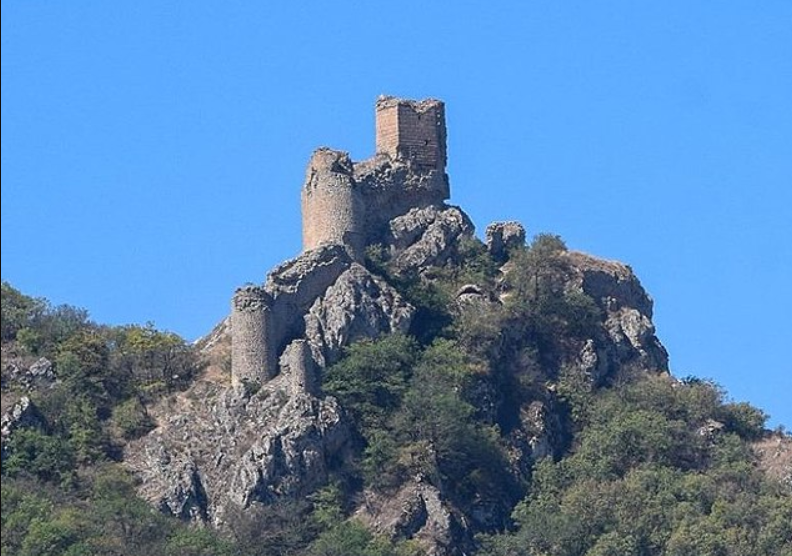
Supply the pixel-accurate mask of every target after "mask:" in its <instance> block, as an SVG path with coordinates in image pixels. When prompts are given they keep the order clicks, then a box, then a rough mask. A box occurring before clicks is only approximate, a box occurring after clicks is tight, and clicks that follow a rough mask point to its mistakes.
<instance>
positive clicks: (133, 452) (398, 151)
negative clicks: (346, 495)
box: [125, 98, 668, 556]
mask: <svg viewBox="0 0 792 556" xmlns="http://www.w3.org/2000/svg"><path fill="white" fill-rule="evenodd" d="M445 136H446V131H445V120H444V109H443V105H442V103H441V102H439V101H434V100H427V101H423V102H414V101H404V100H401V99H393V98H384V99H380V101H378V104H377V153H376V154H375V155H374V156H373V157H371V158H370V159H368V160H364V161H360V162H354V161H352V160H351V159H350V157H349V155H348V154H347V153H345V152H342V151H337V150H332V149H327V148H322V149H318V150H317V151H315V152H314V153H313V155H312V157H311V159H310V161H309V164H308V168H307V171H306V178H305V183H304V185H303V188H302V215H303V249H304V250H303V252H302V253H301V254H300V255H298V256H297V257H295V258H294V259H292V260H289V261H287V262H285V263H283V264H281V265H279V266H277V267H276V268H275V269H273V270H272V271H271V272H270V273H269V274H268V275H267V279H266V281H265V282H264V283H263V284H256V285H248V286H245V287H243V288H240V289H239V290H237V292H236V294H235V296H234V299H233V302H232V313H231V317H230V318H228V319H225V320H223V321H222V322H221V323H220V324H219V325H218V326H217V327H216V328H215V329H214V330H213V331H212V332H211V334H209V335H208V336H207V337H206V338H204V339H202V340H201V341H199V342H198V345H199V347H200V349H201V352H202V353H203V354H204V355H205V356H206V358H207V360H208V362H209V365H208V370H207V372H206V373H205V375H204V377H203V380H201V381H199V382H197V383H195V384H194V385H193V386H192V387H191V388H190V389H189V390H188V391H187V392H183V393H180V394H178V395H175V396H173V397H171V398H170V399H168V400H166V401H165V402H163V403H161V404H160V405H159V406H157V407H156V408H152V409H151V410H150V413H151V414H152V415H153V416H154V417H155V419H156V421H157V424H158V426H157V428H156V429H155V430H153V431H152V432H151V433H149V434H148V435H146V436H145V437H143V438H140V439H138V440H136V441H134V442H132V443H130V444H129V445H128V446H127V448H126V452H125V460H126V463H127V465H128V466H129V467H130V468H131V469H132V470H133V471H134V472H135V474H136V476H137V477H138V479H139V480H140V487H139V489H140V493H141V494H142V495H143V496H144V497H145V498H146V499H147V500H149V501H151V503H152V504H154V505H155V506H157V507H158V508H160V509H161V510H162V511H164V512H166V513H170V514H173V515H175V516H179V517H180V518H182V519H186V520H194V521H202V522H208V523H211V524H214V525H215V526H218V527H223V526H224V525H226V524H227V521H228V520H229V519H230V517H229V516H231V515H237V512H239V511H245V510H246V509H248V508H251V507H252V506H255V505H258V504H268V503H271V502H273V501H274V500H277V499H279V498H282V497H302V496H306V495H307V494H309V493H310V492H312V491H313V490H315V489H316V488H318V487H320V486H322V485H324V484H325V483H326V481H327V480H328V476H329V473H330V471H331V467H332V465H334V464H337V463H338V462H340V461H343V460H344V458H345V457H346V455H347V450H348V449H352V448H354V449H356V450H360V449H361V446H359V445H357V446H354V447H353V446H351V444H352V443H353V436H352V431H351V425H350V424H349V422H348V418H347V416H346V415H345V414H344V412H343V410H342V408H341V407H340V406H339V404H338V403H337V401H336V400H335V399H333V398H331V397H326V396H324V394H323V392H322V389H321V381H322V376H323V374H324V372H325V371H326V369H327V367H328V366H329V365H332V364H333V363H335V362H336V361H338V360H339V358H340V357H341V356H342V353H343V350H344V348H346V347H347V346H349V345H350V344H351V343H352V342H355V341H357V340H360V339H364V338H377V337H379V336H382V335H385V334H392V333H397V332H401V333H405V332H407V331H408V330H409V329H410V327H411V325H412V324H415V323H413V320H414V319H415V315H416V314H417V309H416V308H415V307H414V306H412V305H411V304H410V303H408V301H407V300H406V299H405V296H412V295H413V294H414V292H413V291H411V290H409V289H402V293H400V292H399V287H401V288H404V282H406V281H402V280H400V279H399V278H401V277H406V278H409V280H410V281H413V282H414V281H417V280H423V281H427V280H428V281H431V280H437V279H438V278H437V277H438V276H444V275H446V276H448V275H453V274H454V272H457V271H459V272H460V276H461V275H462V270H465V271H467V270H469V269H462V266H464V265H463V264H462V263H463V262H464V261H462V254H463V253H470V252H475V253H477V255H476V256H482V257H486V254H487V253H488V254H489V257H490V258H491V260H489V261H486V262H485V263H484V264H483V265H482V266H483V267H486V271H480V272H481V273H480V274H476V271H475V270H474V271H473V272H472V273H471V274H468V275H466V276H469V278H465V280H466V281H468V280H469V281H470V282H476V281H477V280H479V279H480V280H481V281H482V283H481V284H478V283H463V284H459V283H457V284H454V286H455V287H456V290H455V291H456V295H454V290H451V292H450V293H449V294H448V295H449V296H450V297H451V300H452V305H453V306H452V307H449V308H448V314H449V315H450V314H452V315H454V316H455V318H456V317H459V318H460V320H465V319H467V320H468V321H470V322H473V323H474V324H475V325H476V327H478V328H477V330H478V331H479V332H481V333H482V336H481V337H482V338H486V341H484V342H482V343H484V344H486V342H487V341H489V340H491V338H492V337H495V338H496V340H494V341H493V342H492V343H493V346H495V347H493V348H492V349H493V350H497V349H498V346H504V345H507V344H508V343H509V341H512V344H515V345H519V339H516V340H515V337H516V336H517V335H519V334H522V333H524V330H523V329H522V328H521V327H519V326H511V325H513V324H515V323H514V322H509V318H511V317H509V316H508V315H510V313H509V309H508V303H507V301H506V300H507V299H508V297H509V295H510V292H509V291H508V290H509V288H510V287H513V286H510V285H509V280H508V279H507V278H506V273H507V271H508V265H510V264H513V263H512V262H507V261H508V259H509V255H510V254H511V253H512V252H513V251H514V250H516V249H518V248H521V247H522V246H524V245H525V229H524V228H523V226H522V225H521V224H519V223H518V222H511V221H510V222H497V223H494V224H492V225H490V226H489V227H488V228H487V230H486V250H484V249H483V248H481V246H480V245H479V246H478V247H476V248H475V249H472V250H471V249H470V248H471V243H470V242H473V241H478V240H476V239H475V237H474V227H473V224H472V222H471V221H470V218H469V217H468V216H467V215H466V214H465V213H464V212H463V211H462V210H461V209H460V208H458V207H454V206H449V205H447V204H445V201H446V199H448V197H449V193H450V191H449V182H448V176H447V175H446V174H445V163H446V152H445ZM373 247H377V249H373ZM368 248H372V249H371V250H369V251H367V249H368ZM367 257H368V259H367ZM561 257H563V258H564V261H565V263H567V264H566V267H567V268H565V269H564V273H563V280H564V288H566V289H565V290H564V293H563V295H566V294H569V293H571V292H573V291H577V292H579V293H584V294H586V295H588V296H590V297H591V298H592V299H593V300H594V302H595V303H596V304H597V307H598V308H599V310H600V312H601V319H600V321H599V322H598V323H596V324H595V325H593V326H592V327H591V330H589V331H587V332H586V335H582V336H575V337H574V338H563V339H559V341H558V345H559V348H558V349H559V351H560V353H556V354H554V355H553V357H555V359H557V360H556V361H554V362H553V363H550V364H548V363H547V361H539V360H538V359H536V358H533V359H532V356H531V354H530V353H527V351H530V350H526V353H522V352H520V350H521V349H522V347H517V348H515V350H516V351H518V352H520V353H511V354H510V355H511V356H512V361H510V362H508V363H507V364H508V365H511V366H513V367H514V369H511V370H513V371H514V374H519V373H520V372H524V374H525V375H531V376H532V377H533V378H532V379H535V384H534V391H532V394H531V396H532V397H530V398H526V397H522V398H520V397H519V396H518V397H515V396H514V395H513V394H514V393H513V392H504V391H503V390H504V389H507V388H509V386H508V384H502V383H499V382H498V379H495V378H493V377H494V375H495V373H487V372H484V371H482V373H481V376H479V377H478V378H477V381H476V384H475V385H473V386H471V387H470V389H471V391H470V392H467V394H468V396H469V399H470V400H472V402H471V403H474V405H475V411H476V416H477V419H480V420H481V421H483V422H486V423H487V424H490V425H493V430H496V429H498V427H496V426H495V425H498V426H500V425H501V424H504V428H502V429H498V430H502V432H503V434H504V438H503V439H502V440H503V442H504V444H505V445H506V448H507V450H506V451H507V452H508V453H507V454H504V455H505V457H506V459H508V461H505V462H504V466H505V467H507V468H508V472H507V475H509V480H511V479H512V478H513V479H514V484H515V485H517V484H519V483H520V481H521V480H523V479H525V478H526V477H528V476H529V473H530V472H531V469H532V467H533V465H534V464H535V463H536V461H537V460H539V459H541V458H543V457H548V456H556V455H558V454H559V453H560V452H561V451H562V449H564V446H565V444H564V443H565V442H566V441H567V437H568V432H569V431H568V430H566V429H565V427H567V428H568V423H567V422H565V417H564V416H563V415H562V413H563V412H562V411H561V410H560V409H559V400H558V396H557V394H556V393H555V391H554V386H553V381H554V380H556V378H557V376H556V375H557V374H558V372H559V370H560V369H567V368H572V369H574V370H577V371H581V372H582V374H583V376H587V377H589V378H590V381H591V385H592V387H597V386H598V385H600V384H603V383H605V381H606V380H608V379H615V378H617V377H618V376H620V373H625V372H628V371H634V370H639V371H648V372H664V371H666V370H667V366H668V360H667V354H666V352H665V350H664V348H663V347H662V345H661V344H660V342H659V341H658V340H657V337H656V336H655V330H654V326H653V324H652V321H651V318H652V301H651V299H650V298H649V296H648V295H647V294H646V292H645V291H644V289H643V288H642V286H641V284H640V282H639V281H638V279H637V278H636V277H635V275H634V274H633V273H632V271H631V270H630V268H629V267H627V266H625V265H622V264H620V263H615V262H609V261H604V260H601V259H597V258H594V257H591V256H589V255H585V254H582V253H575V252H564V253H563V254H562V255H561ZM364 263H365V264H369V263H370V267H371V268H370V269H367V268H366V267H365V266H363V264H364ZM493 263H494V264H493ZM476 264H481V260H478V261H476ZM498 265H503V266H502V268H501V272H502V275H501V277H502V278H503V279H501V280H498V279H497V278H496V279H493V278H492V273H494V272H496V267H497V266H498ZM441 269H442V270H441ZM377 273H382V275H380V274H377ZM394 276H396V277H399V278H397V279H393V280H391V278H393V277H394ZM389 281H390V282H392V283H389ZM422 285H424V286H425V285H427V284H426V283H424V284H422ZM440 285H441V286H445V287H447V286H448V284H440ZM410 287H412V286H410ZM498 294H500V297H499V296H498ZM439 297H440V296H439ZM581 297H582V296H581ZM411 299H412V297H411ZM589 303H590V302H589ZM512 329H513V330H512ZM521 330H522V332H521ZM231 338H233V341H232V340H231ZM487 345H489V344H487ZM523 347H524V346H523ZM476 348H478V346H476ZM484 349H489V348H482V353H483V351H484ZM471 351H476V350H475V349H472V350H471ZM522 356H525V359H526V360H525V361H522V360H521V357H522ZM484 359H486V357H485V356H484V355H482V363H481V364H482V369H483V368H484V367H486V365H487V364H488V363H486V362H484ZM229 367H230V374H231V380H229V376H228V375H229ZM550 367H553V368H550ZM501 378H502V377H501ZM248 379H250V380H248ZM518 389H519V388H518ZM509 403H511V404H512V405H511V406H510V407H506V408H504V406H506V405H508V404H509ZM506 414H508V418H507V417H504V415H506ZM499 419H501V420H502V421H503V423H501V422H500V421H499ZM356 438H358V439H359V436H358V437H356ZM515 488H516V489H517V490H519V489H518V488H517V487H515ZM450 491H451V488H450V487H449V485H445V484H444V480H443V479H442V478H441V476H440V474H438V476H436V477H435V476H432V477H431V478H430V477H428V476H423V475H421V476H419V477H414V478H411V479H408V480H406V481H404V482H403V484H401V485H396V486H395V487H394V488H393V490H392V491H391V492H388V493H384V492H375V491H371V490H366V491H364V492H362V493H358V494H359V495H360V496H361V499H362V501H361V502H360V503H359V504H358V507H357V510H356V512H355V514H354V516H355V517H356V518H357V519H359V520H361V521H362V522H363V523H365V524H367V525H368V526H369V527H370V528H371V529H372V530H373V531H375V532H378V533H381V534H383V535H385V536H387V537H389V538H392V539H414V540H416V541H417V542H418V543H419V544H421V545H422V546H423V547H424V548H425V549H426V551H427V553H428V554H431V555H435V556H452V555H454V556H456V555H459V554H462V553H464V552H465V550H467V549H468V548H469V547H470V546H471V543H473V539H474V536H475V534H476V533H478V532H481V531H493V530H495V529H497V528H499V527H503V525H504V524H505V523H506V522H507V521H508V515H509V512H510V511H511V508H512V506H513V504H514V503H515V502H516V498H515V500H513V501H508V500H504V499H505V498H509V496H508V494H504V493H505V492H507V491H508V489H506V490H504V491H503V492H501V494H502V496H501V495H499V496H498V497H495V496H490V497H489V498H487V495H486V494H485V493H477V496H473V497H472V498H471V500H470V501H468V502H465V503H464V504H463V503H462V502H460V501H459V500H457V503H458V504H459V505H460V506H463V505H464V506H465V509H464V510H463V509H461V508H460V507H456V506H455V505H454V502H452V501H451V500H450V499H449V497H448V496H446V494H444V493H445V492H450ZM514 494H515V495H517V494H518V493H514ZM496 498H501V499H496Z"/></svg>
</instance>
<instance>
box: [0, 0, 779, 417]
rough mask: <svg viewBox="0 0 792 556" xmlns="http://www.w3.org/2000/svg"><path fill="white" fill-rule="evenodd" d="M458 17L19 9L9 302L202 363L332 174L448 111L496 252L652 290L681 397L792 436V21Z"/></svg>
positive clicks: (408, 12) (5, 87) (10, 58)
mask: <svg viewBox="0 0 792 556" xmlns="http://www.w3.org/2000/svg"><path fill="white" fill-rule="evenodd" d="M287 4H288V5H287ZM439 4H440V3H429V2H413V1H403V2H399V3H395V4H394V3H388V4H383V5H382V6H376V5H375V3H374V2H371V3H364V2H355V3H352V2H349V3H342V2H291V3H274V2H199V1H190V2H187V1H183V2H159V1H136V2H100V1H93V2H87V1H71V2H31V1H26V0H8V1H6V0H4V1H3V2H2V17H1V18H0V19H1V21H2V118H1V119H0V121H1V122H2V165H1V168H2V219H1V221H2V278H3V279H4V280H9V281H10V282H11V283H12V284H13V285H15V286H16V287H18V288H20V289H21V290H22V291H24V292H25V293H28V294H31V295H37V296H45V297H47V298H49V299H50V300H51V301H52V302H54V303H70V304H73V305H78V306H81V307H85V308H87V309H88V310H89V311H90V313H91V315H92V317H93V318H94V319H95V320H97V321H99V322H107V323H114V324H120V323H130V322H139V323H142V322H146V321H149V320H151V321H154V322H155V324H156V325H158V326H159V327H162V328H166V329H169V330H173V331H175V332H178V333H179V334H182V335H183V336H185V337H187V338H189V339H194V338H196V337H198V336H200V335H202V334H203V333H205V332H207V331H209V330H210V329H211V328H212V326H213V325H214V324H215V323H216V322H217V321H219V320H220V319H221V318H222V317H223V316H225V314H226V312H227V308H228V304H229V298H230V296H231V293H232V291H233V289H234V287H235V286H237V285H239V284H242V283H244V282H247V281H261V280H263V279H264V275H265V273H266V271H267V270H268V269H270V268H271V267H272V266H273V265H274V264H276V263H278V262H280V261H282V260H284V259H286V258H288V257H291V256H293V255H295V254H296V253H297V252H298V251H299V249H300V220H299V188H300V185H301V183H302V179H303V172H304V168H305V164H306V162H307V159H308V156H309V155H310V153H311V151H312V150H313V149H314V148H315V147H317V146H319V145H329V146H332V147H335V148H340V149H344V150H348V151H350V153H351V155H352V156H353V158H356V159H362V158H366V157H368V156H370V155H371V154H372V151H373V145H374V135H373V133H374V132H373V127H374V119H373V104H374V100H375V99H376V97H377V95H379V94H381V93H388V94H395V95H400V96H406V97H414V98H422V97H425V96H433V97H438V98H441V99H443V100H445V101H446V103H447V118H448V128H449V148H448V151H449V157H450V160H449V174H450V177H451V184H452V202H454V203H456V204H460V205H462V206H463V207H464V208H465V210H467V211H468V213H469V214H470V215H471V217H472V218H473V220H474V221H475V223H476V225H477V227H478V230H479V231H480V232H481V231H483V229H484V228H485V227H486V225H487V224H488V223H489V222H491V221H493V220H499V219H518V220H520V221H522V222H523V223H524V224H525V225H526V227H527V229H528V231H529V234H534V233H537V232H540V231H547V232H554V233H558V234H560V235H561V236H562V237H563V238H564V239H565V240H566V241H567V243H568V244H569V246H570V247H572V248H575V249H580V250H583V251H587V252H590V253H593V254H596V255H599V256H603V257H606V258H612V259H618V260H621V261H624V262H626V263H628V264H630V265H631V266H632V267H633V268H634V269H635V271H636V272H637V274H638V275H639V276H640V278H641V280H642V282H643V284H644V286H645V287H646V288H647V289H648V290H649V292H650V293H651V294H652V296H653V297H654V299H655V322H656V324H657V327H658V332H659V335H660V337H661V339H662V341H663V342H664V344H665V345H666V347H667V348H668V350H669V351H670V353H671V364H672V370H673V371H674V373H675V374H677V375H680V376H684V375H688V374H695V375H697V376H702V377H709V378H713V379H715V380H716V381H718V382H720V383H721V384H723V385H724V386H725V387H726V388H727V389H728V391H729V393H730V395H731V396H732V397H733V398H734V399H736V400H747V401H750V402H752V403H754V404H756V405H759V406H761V407H763V408H765V409H766V410H767V411H768V412H769V413H771V415H772V417H773V418H772V420H771V423H773V424H778V423H783V424H785V425H787V426H788V427H792V357H790V350H791V349H792V2H790V1H789V0H764V1H763V2H749V1H747V0H744V1H738V0H733V1H723V0H717V1H716V0H711V1H707V0H702V1H700V2H690V1H688V0H684V1H664V2H651V3H650V2H634V1H626V0H625V1H608V2H583V1H578V2H564V3H560V2H538V1H531V2H511V3H505V2H504V3H498V5H499V7H498V8H497V9H493V8H491V7H487V4H486V3H483V2H479V3H475V4H474V3H472V2H456V3H453V4H454V5H456V7H453V8H448V7H442V6H440V5H439ZM448 4H449V5H451V4H452V3H448ZM561 4H564V5H563V6H562V5H561Z"/></svg>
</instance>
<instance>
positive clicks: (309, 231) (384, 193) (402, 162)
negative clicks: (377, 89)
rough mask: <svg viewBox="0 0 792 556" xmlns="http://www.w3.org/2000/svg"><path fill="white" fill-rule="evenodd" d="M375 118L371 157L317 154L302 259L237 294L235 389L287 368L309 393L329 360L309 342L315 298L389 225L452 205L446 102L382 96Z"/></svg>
mask: <svg viewBox="0 0 792 556" xmlns="http://www.w3.org/2000/svg"><path fill="white" fill-rule="evenodd" d="M375 113H376V153H375V154H374V156H373V157H372V158H369V159H367V160H364V161H360V162H353V161H352V160H351V159H350V158H349V155H348V154H347V153H345V152H341V151H336V150H332V149H328V148H320V149H317V150H316V151H315V152H314V153H313V155H312V156H311V159H310V161H309V163H308V168H307V170H306V176H305V184H304V185H303V188H302V199H301V201H302V230H303V233H302V237H303V251H302V253H301V254H300V255H299V256H298V257H297V258H296V259H293V260H291V261H287V262H286V263H284V264H282V265H280V266H279V267H277V268H275V269H274V270H273V271H272V272H271V273H270V274H269V275H268V278H267V282H266V283H265V284H264V285H261V286H244V287H242V288H239V289H237V291H236V292H235V294H234V296H233V300H232V311H231V334H232V341H231V376H232V381H233V382H234V383H235V384H240V383H243V382H256V383H261V382H264V381H266V380H268V379H270V378H272V377H273V376H275V375H276V374H277V373H278V371H279V368H280V369H281V370H282V369H283V368H288V369H289V370H290V373H291V375H292V381H293V382H294V384H295V388H310V384H311V383H312V378H311V376H310V375H311V374H312V372H313V371H312V370H311V368H310V367H311V366H312V365H313V363H314V362H316V361H317V360H318V361H320V362H321V363H324V362H326V357H324V355H323V354H322V353H321V351H322V350H321V349H320V348H317V347H316V346H309V345H308V342H307V341H306V340H305V339H302V336H303V335H304V334H305V328H306V323H305V317H306V315H307V313H308V312H310V311H311V310H312V305H314V303H315V301H316V300H317V298H319V297H320V296H321V295H322V294H324V293H325V291H326V290H327V288H328V287H330V286H331V285H332V284H333V283H334V282H335V281H336V280H337V279H338V277H339V276H340V275H341V274H342V273H343V272H344V271H346V270H348V269H350V267H352V266H353V265H354V264H356V263H359V262H361V261H362V260H363V256H364V252H365V248H366V246H367V245H370V244H372V243H377V242H383V241H384V240H385V238H386V237H387V236H388V234H389V233H390V231H389V223H390V222H391V220H392V219H394V218H395V217H398V216H400V215H404V214H405V213H407V212H409V211H410V210H412V209H416V208H422V207H430V206H437V207H441V206H443V202H444V201H445V200H446V199H448V197H449V184H448V177H447V175H446V173H445V166H446V126H445V107H444V104H443V102H441V101H439V100H434V99H428V100H423V101H412V100H404V99H399V98H395V97H386V96H382V97H380V98H379V99H377V103H376V109H375ZM311 350H313V352H311Z"/></svg>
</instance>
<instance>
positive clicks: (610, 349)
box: [567, 252, 668, 376]
mask: <svg viewBox="0 0 792 556" xmlns="http://www.w3.org/2000/svg"><path fill="white" fill-rule="evenodd" d="M567 257H568V259H569V261H570V263H571V265H572V269H573V270H574V276H573V284H574V286H575V287H577V288H579V289H580V290H581V291H583V292H584V293H585V294H587V295H588V296H590V297H591V298H592V299H593V300H594V301H595V302H596V303H597V305H598V306H599V307H600V309H601V310H602V311H603V314H604V315H605V321H604V323H603V328H604V330H605V331H606V332H607V338H606V339H604V340H603V341H600V342H598V344H599V346H600V349H599V352H600V353H597V350H596V349H595V348H594V346H593V345H591V346H587V347H585V348H584V350H583V351H582V352H581V364H582V365H584V366H588V367H590V368H591V369H592V370H594V369H597V372H596V375H597V376H602V375H604V374H607V373H609V372H612V371H613V367H614V366H615V365H618V366H619V368H620V369H623V370H628V369H636V370H648V371H652V372H668V352H666V350H665V348H664V347H663V345H662V344H661V343H660V340H658V338H657V336H656V334H655V327H654V324H653V323H652V304H653V303H652V298H651V297H649V295H648V294H647V293H646V290H644V289H643V286H641V282H640V281H639V280H638V278H637V277H636V276H635V274H633V272H632V269H630V267H628V266H627V265H624V264H621V263H618V262H614V261H606V260H603V259H598V258H596V257H592V256H591V255H586V254H584V253H577V252H569V253H568V254H567Z"/></svg>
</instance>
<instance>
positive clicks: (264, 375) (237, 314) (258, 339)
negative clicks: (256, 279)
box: [231, 286, 277, 386]
mask: <svg viewBox="0 0 792 556" xmlns="http://www.w3.org/2000/svg"><path fill="white" fill-rule="evenodd" d="M270 305H271V299H270V296H269V294H267V292H265V291H264V289H263V288H260V287H257V286H244V287H242V288H239V289H238V290H237V291H236V293H234V297H233V299H232V301H231V382H232V384H234V385H235V386H237V385H240V384H242V383H243V382H251V383H259V384H261V383H262V382H265V381H267V380H269V379H270V378H272V376H273V375H274V374H275V372H276V370H277V368H276V360H275V353H274V351H275V347H274V346H273V342H272V340H271V338H272V324H273V323H272V311H271V307H270Z"/></svg>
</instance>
